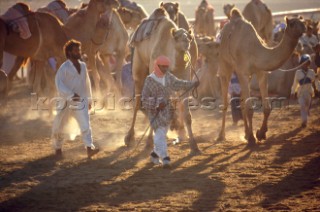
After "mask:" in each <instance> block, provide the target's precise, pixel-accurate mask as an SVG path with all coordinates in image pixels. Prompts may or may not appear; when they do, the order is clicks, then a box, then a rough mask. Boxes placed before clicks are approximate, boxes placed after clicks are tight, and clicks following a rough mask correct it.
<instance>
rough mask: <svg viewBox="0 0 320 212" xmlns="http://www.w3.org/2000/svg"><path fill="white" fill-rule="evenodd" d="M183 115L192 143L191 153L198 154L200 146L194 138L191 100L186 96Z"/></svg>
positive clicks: (190, 143) (190, 142)
mask: <svg viewBox="0 0 320 212" xmlns="http://www.w3.org/2000/svg"><path fill="white" fill-rule="evenodd" d="M183 106H184V107H183V108H182V109H183V117H184V122H185V124H186V127H187V130H188V135H189V145H190V151H191V152H190V154H191V155H197V154H199V153H200V150H199V148H198V145H197V142H196V141H195V139H194V136H193V132H192V127H191V126H192V118H191V113H190V109H189V102H188V99H187V98H186V99H185V100H184V101H183Z"/></svg>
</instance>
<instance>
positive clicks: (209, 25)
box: [194, 0, 215, 36]
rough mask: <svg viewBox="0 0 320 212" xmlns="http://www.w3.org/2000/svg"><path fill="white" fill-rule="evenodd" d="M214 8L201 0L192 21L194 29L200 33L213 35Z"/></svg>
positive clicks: (204, 0)
mask: <svg viewBox="0 0 320 212" xmlns="http://www.w3.org/2000/svg"><path fill="white" fill-rule="evenodd" d="M213 13H214V9H213V7H212V5H210V4H208V2H207V1H206V0H203V1H202V2H201V3H200V5H199V6H198V8H197V9H196V18H195V22H194V31H195V33H196V34H200V35H208V36H214V35H215V28H214V14H213Z"/></svg>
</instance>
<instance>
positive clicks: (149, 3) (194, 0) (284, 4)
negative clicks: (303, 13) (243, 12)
mask: <svg viewBox="0 0 320 212" xmlns="http://www.w3.org/2000/svg"><path fill="white" fill-rule="evenodd" d="M88 1H89V0H65V2H66V3H67V5H68V6H69V7H75V6H78V5H79V4H80V3H81V2H88ZM208 1H209V3H211V4H212V5H213V7H214V8H215V15H216V16H222V15H223V10H222V7H223V5H224V4H227V3H233V4H235V5H236V6H237V7H238V8H240V9H243V8H244V6H245V5H246V4H247V3H248V2H249V0H228V1H221V0H208ZM15 2H26V3H28V4H30V5H31V8H32V9H36V8H39V7H41V6H44V5H46V4H47V3H48V2H51V0H0V13H3V12H4V11H5V10H6V9H7V8H8V7H9V6H11V5H13V4H14V3H15ZM136 2H137V3H140V4H142V5H143V6H144V7H145V9H146V10H147V12H148V13H151V12H152V11H153V10H154V8H156V7H157V6H158V5H159V3H160V2H161V1H160V0H137V1H136ZM164 2H167V1H164ZM176 2H179V3H180V5H181V10H182V11H183V13H184V14H185V15H186V16H187V17H188V18H194V11H195V8H196V7H197V6H198V5H199V3H200V2H201V0H184V1H176ZM264 2H265V3H266V4H267V5H268V7H269V8H270V9H271V11H273V12H277V11H285V10H295V9H305V8H320V0H264Z"/></svg>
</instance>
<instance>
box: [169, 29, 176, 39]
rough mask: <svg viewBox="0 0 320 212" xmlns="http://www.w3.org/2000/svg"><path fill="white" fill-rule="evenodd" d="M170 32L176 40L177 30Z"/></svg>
mask: <svg viewBox="0 0 320 212" xmlns="http://www.w3.org/2000/svg"><path fill="white" fill-rule="evenodd" d="M170 32H171V35H172V36H173V37H174V38H175V36H176V32H177V30H176V29H175V28H172V29H171V30H170Z"/></svg>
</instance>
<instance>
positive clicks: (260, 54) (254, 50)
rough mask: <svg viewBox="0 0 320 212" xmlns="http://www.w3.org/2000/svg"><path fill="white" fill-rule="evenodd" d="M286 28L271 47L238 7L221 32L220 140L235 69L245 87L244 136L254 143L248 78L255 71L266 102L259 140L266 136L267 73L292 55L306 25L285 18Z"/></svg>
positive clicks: (296, 20) (262, 96) (258, 133)
mask: <svg viewBox="0 0 320 212" xmlns="http://www.w3.org/2000/svg"><path fill="white" fill-rule="evenodd" d="M286 22H287V28H286V30H285V34H284V37H283V39H282V41H281V42H280V44H279V45H277V46H276V47H274V48H268V47H266V45H265V44H264V43H263V41H262V40H261V38H260V37H259V36H258V34H257V32H256V30H255V29H254V27H253V26H252V24H250V23H249V22H248V21H246V20H245V19H244V18H243V16H242V15H241V13H240V11H239V10H238V9H233V10H232V11H231V18H230V22H229V23H228V24H226V25H225V26H224V28H223V30H222V32H221V46H220V54H219V67H220V71H219V76H220V80H221V90H222V98H223V105H224V108H223V118H222V128H221V131H220V134H219V138H218V140H220V141H221V140H224V139H225V117H226V111H227V108H228V94H227V93H228V85H229V82H230V78H231V74H232V72H233V71H235V72H236V73H237V75H238V78H239V82H240V86H241V90H242V96H241V98H242V100H243V101H242V105H241V108H242V113H243V117H244V127H245V135H246V136H245V137H246V139H247V140H248V143H249V144H250V145H252V144H255V137H254V135H253V132H252V117H253V109H252V108H251V109H250V108H249V107H250V104H251V103H252V102H251V101H250V99H249V97H250V95H249V77H250V76H251V75H252V74H256V76H257V78H258V81H259V87H260V92H261V98H262V100H263V101H262V102H263V113H264V118H263V123H262V126H261V128H260V129H259V130H258V131H257V134H256V136H257V139H258V140H262V139H266V132H267V122H268V117H269V115H270V111H271V109H270V106H269V104H268V101H267V99H266V97H267V96H268V84H267V74H266V72H265V71H273V70H276V69H277V68H279V67H280V66H281V65H282V64H283V63H285V61H286V60H287V59H288V58H289V57H290V55H291V54H292V52H293V51H294V48H295V47H296V45H297V43H298V39H299V37H300V36H301V35H302V34H303V32H304V31H305V29H306V28H305V25H304V24H303V22H302V20H300V19H298V18H292V19H288V18H286Z"/></svg>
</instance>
